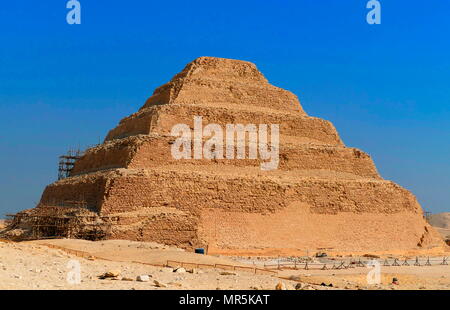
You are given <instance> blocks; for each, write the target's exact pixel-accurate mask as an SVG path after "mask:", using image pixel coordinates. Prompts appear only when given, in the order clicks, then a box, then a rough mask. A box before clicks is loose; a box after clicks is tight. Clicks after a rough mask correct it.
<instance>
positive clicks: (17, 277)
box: [0, 239, 450, 290]
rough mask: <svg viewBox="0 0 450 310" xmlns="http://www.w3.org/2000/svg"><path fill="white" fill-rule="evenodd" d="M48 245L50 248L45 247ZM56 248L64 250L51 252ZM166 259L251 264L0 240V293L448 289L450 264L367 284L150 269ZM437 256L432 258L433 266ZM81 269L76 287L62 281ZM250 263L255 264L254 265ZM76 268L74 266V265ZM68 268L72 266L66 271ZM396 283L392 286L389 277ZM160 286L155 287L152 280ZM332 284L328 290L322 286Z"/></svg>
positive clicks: (335, 273) (398, 271)
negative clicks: (141, 277) (298, 287)
mask: <svg viewBox="0 0 450 310" xmlns="http://www.w3.org/2000/svg"><path fill="white" fill-rule="evenodd" d="M49 245H50V246H53V247H49ZM55 246H58V247H61V248H63V249H55V248H54V247H55ZM66 249H72V250H78V251H83V252H86V253H89V254H91V255H93V256H95V257H96V258H95V259H93V258H89V257H87V258H83V257H79V256H76V255H73V254H69V253H68V252H67V250H66ZM167 259H171V260H177V261H184V262H195V263H206V264H215V263H216V264H217V263H219V264H234V265H241V266H244V265H248V266H252V260H251V259H247V260H242V259H241V258H238V257H218V256H210V255H199V254H194V253H190V252H187V251H184V250H182V249H177V248H173V247H168V246H164V245H159V244H156V243H148V242H131V241H123V240H119V241H118V240H110V241H99V242H90V241H85V240H64V239H63V240H41V241H33V242H21V243H10V242H0V289H136V290H140V289H146V290H153V289H181V290H188V289H194V290H195V289H210V290H215V289H223V290H227V289H270V290H272V289H275V287H276V285H277V284H279V283H283V285H284V286H285V287H286V288H287V289H294V288H295V286H296V285H299V283H301V284H300V285H301V288H302V289H311V290H312V289H352V290H357V289H388V290H391V289H416V290H417V289H450V266H449V265H437V264H436V265H433V266H401V267H393V266H390V267H384V266H381V283H380V284H379V285H368V284H367V274H368V272H369V271H370V270H371V269H370V268H367V267H358V268H351V269H343V270H334V269H331V270H318V269H317V270H303V269H301V270H280V271H277V274H275V275H265V274H262V275H259V274H258V275H255V274H253V273H250V272H245V271H224V270H220V269H195V270H193V272H192V273H191V272H189V271H190V270H189V269H188V268H186V269H188V272H182V273H178V272H174V269H173V268H167V267H157V266H150V265H147V264H159V263H164V261H166V260H167ZM438 259H439V258H435V261H436V262H437V261H438ZM74 262H78V263H79V266H80V275H81V277H80V279H81V282H80V283H79V284H71V283H70V282H68V280H67V278H68V276H69V278H70V273H71V272H72V271H73V270H74V269H73V266H74ZM253 262H254V261H253ZM75 264H77V263H75ZM71 266H72V267H71ZM108 271H118V272H120V275H119V276H118V277H117V278H116V279H99V276H100V275H102V274H104V273H105V272H108ZM139 275H149V276H150V279H149V281H148V282H138V281H136V277H137V276H139ZM394 277H395V278H397V279H398V280H399V284H398V285H394V284H392V278H394ZM155 280H156V281H157V282H159V283H162V286H163V287H158V286H157V285H156V284H155V282H154V281H155ZM322 283H324V284H327V285H329V284H332V287H328V286H327V287H326V286H323V285H321V284H322Z"/></svg>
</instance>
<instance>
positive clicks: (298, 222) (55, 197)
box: [27, 57, 443, 254]
mask: <svg viewBox="0 0 450 310" xmlns="http://www.w3.org/2000/svg"><path fill="white" fill-rule="evenodd" d="M194 116H202V118H203V123H204V124H208V123H216V124H219V125H222V126H224V125H225V124H228V123H231V124H237V123H240V124H244V125H245V124H250V123H252V124H280V162H279V167H278V169H277V170H273V171H261V170H260V163H261V161H260V160H258V159H243V160H228V159H217V160H206V159H202V160H194V159H192V160H175V159H173V158H172V156H171V153H170V147H171V144H172V143H173V141H174V139H175V138H174V137H171V136H170V131H171V128H172V126H173V125H175V124H178V123H184V124H187V125H188V126H190V127H192V126H193V117H194ZM77 202H79V204H77ZM67 206H70V207H71V208H70V212H71V213H69V211H68V210H69V209H64V208H67ZM77 208H78V209H77ZM52 210H58V212H59V213H61V212H63V213H64V212H65V213H66V214H68V215H70V216H73V217H76V216H79V215H80V214H81V213H83V212H84V211H83V210H85V211H86V212H87V211H89V212H91V213H89V214H92V213H94V214H96V215H97V216H99V217H108V218H111V219H112V220H111V221H112V223H113V225H112V227H111V230H110V231H109V233H108V235H107V236H106V237H107V238H117V239H131V240H146V241H156V242H161V243H166V244H173V245H178V246H182V247H186V248H196V247H208V249H209V252H210V253H214V252H216V253H221V252H226V251H229V250H236V251H244V252H245V251H248V252H252V251H254V250H255V249H256V250H257V251H258V253H260V254H261V253H264V251H267V252H270V253H274V251H278V250H281V249H295V250H302V249H303V250H305V249H310V250H313V249H316V248H333V249H335V250H349V251H352V250H354V251H365V250H370V251H376V250H390V249H397V250H401V249H404V250H408V249H413V248H417V247H431V246H437V245H439V246H441V245H443V243H442V240H441V239H440V238H439V236H438V235H437V233H436V232H435V231H434V230H433V229H432V228H431V227H430V226H429V225H428V224H427V223H426V221H425V220H424V218H423V215H422V209H421V207H420V205H419V204H418V202H417V200H416V198H415V197H414V196H413V195H412V194H411V193H410V192H409V191H407V190H405V189H403V188H402V187H400V186H399V185H397V184H395V183H393V182H390V181H386V180H383V179H382V178H381V176H380V175H379V174H378V172H377V169H376V167H375V165H374V163H373V161H372V159H371V158H370V156H369V155H367V154H366V153H364V152H362V151H360V150H358V149H354V148H348V147H346V146H345V145H344V144H343V142H342V141H341V139H340V138H339V135H338V133H337V131H336V129H335V128H334V126H333V125H332V124H331V123H330V122H329V121H326V120H322V119H319V118H315V117H311V116H308V115H307V114H306V113H305V112H304V111H303V109H302V108H301V106H300V103H299V101H298V99H297V97H296V96H295V95H294V94H292V93H290V92H289V91H286V90H282V89H280V88H277V87H275V86H272V85H270V84H269V83H268V81H267V79H266V78H265V77H264V76H263V75H262V74H261V73H260V72H259V71H258V70H257V68H256V66H255V65H254V64H251V63H249V62H244V61H237V60H230V59H220V58H211V57H202V58H199V59H197V60H195V61H193V62H192V63H190V64H188V65H187V66H186V68H185V69H184V70H183V71H182V72H181V73H179V74H177V75H176V76H175V77H174V78H173V79H172V80H171V81H170V82H169V83H167V84H165V85H163V86H161V87H159V88H157V89H156V90H155V92H154V93H153V95H152V96H151V97H150V98H149V99H148V100H147V101H146V103H145V104H144V106H143V107H142V108H141V109H140V110H139V111H138V112H136V113H134V114H133V115H131V116H128V117H126V118H124V119H123V120H122V121H120V123H119V125H118V126H117V127H116V128H114V129H112V130H111V131H110V132H109V133H108V135H107V137H106V139H105V142H104V143H103V144H101V145H99V146H96V147H94V148H91V149H88V150H87V151H86V152H85V154H84V156H83V157H82V158H81V159H79V160H78V161H77V162H76V163H75V167H74V169H73V171H72V175H71V177H69V178H67V179H63V180H60V181H57V182H55V183H53V184H50V185H49V186H47V188H46V189H45V191H44V193H43V195H42V198H41V201H40V203H39V205H38V207H37V208H35V209H33V210H31V211H27V212H32V213H33V214H51V212H53V211H52ZM66 210H67V211H66ZM46 212H47V213H46ZM55 212H56V211H55Z"/></svg>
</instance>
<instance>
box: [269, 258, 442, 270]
mask: <svg viewBox="0 0 450 310" xmlns="http://www.w3.org/2000/svg"><path fill="white" fill-rule="evenodd" d="M374 260H375V261H378V262H379V263H380V264H381V263H382V264H383V266H385V267H391V266H398V267H402V266H433V265H434V266H436V265H448V257H443V258H442V260H441V259H430V258H429V257H427V258H426V260H422V263H421V261H420V260H419V257H416V258H415V260H411V259H404V260H402V261H399V259H398V258H394V259H393V261H392V259H391V261H392V262H391V263H390V262H389V259H384V261H383V262H381V260H379V259H373V260H367V261H362V260H361V259H359V260H358V261H350V262H346V261H344V260H336V261H333V263H331V262H329V263H320V262H309V261H305V262H289V263H283V262H278V263H276V264H264V269H267V270H284V269H294V270H298V269H305V270H309V269H316V270H328V269H348V268H356V267H367V264H368V263H369V262H371V261H374Z"/></svg>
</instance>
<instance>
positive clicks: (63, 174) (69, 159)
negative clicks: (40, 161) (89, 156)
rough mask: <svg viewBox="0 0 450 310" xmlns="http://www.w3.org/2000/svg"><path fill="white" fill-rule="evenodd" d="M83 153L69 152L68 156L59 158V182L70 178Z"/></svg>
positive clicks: (78, 151)
mask: <svg viewBox="0 0 450 310" xmlns="http://www.w3.org/2000/svg"><path fill="white" fill-rule="evenodd" d="M82 155H83V154H82V152H81V151H80V150H79V149H77V150H69V151H68V152H67V154H66V155H62V156H59V166H58V180H61V179H65V178H67V177H70V174H71V172H72V169H73V167H74V165H75V162H76V161H77V160H78V159H80V158H81V156H82Z"/></svg>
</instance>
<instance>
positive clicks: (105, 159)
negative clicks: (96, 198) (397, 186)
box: [72, 134, 380, 179]
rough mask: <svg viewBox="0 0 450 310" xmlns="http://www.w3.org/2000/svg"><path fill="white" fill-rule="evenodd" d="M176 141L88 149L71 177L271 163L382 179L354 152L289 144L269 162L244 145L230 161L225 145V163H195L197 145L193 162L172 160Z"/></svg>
mask: <svg viewBox="0 0 450 310" xmlns="http://www.w3.org/2000/svg"><path fill="white" fill-rule="evenodd" d="M176 139H177V138H175V137H172V136H161V135H158V134H153V135H143V136H133V137H129V138H123V139H116V140H112V141H109V142H107V143H105V144H102V145H100V146H97V147H95V148H91V149H89V150H88V151H87V152H86V153H85V155H84V156H83V157H82V158H81V159H79V160H78V161H77V162H76V163H75V166H74V169H73V170H72V175H78V174H82V173H90V172H95V171H99V170H106V169H111V168H152V167H160V166H164V165H176V164H179V165H184V164H189V165H194V166H197V167H202V169H205V168H206V167H207V166H213V167H215V168H218V169H231V168H232V167H233V166H234V167H260V168H263V167H265V165H267V163H269V162H272V163H273V164H274V165H275V166H274V168H275V169H273V170H278V169H280V170H315V169H321V170H330V171H336V172H344V173H348V174H353V175H356V176H361V177H369V178H377V179H379V178H380V176H379V174H378V172H377V169H376V167H375V165H374V163H373V161H372V159H371V158H370V156H369V155H367V154H366V153H364V152H362V151H360V150H358V149H354V148H346V147H342V146H327V145H314V144H292V143H286V144H281V145H280V146H279V151H278V153H276V152H275V153H273V155H271V156H272V157H270V158H269V159H261V156H260V152H259V149H258V145H257V144H254V143H252V144H249V143H248V142H247V143H245V141H244V144H245V154H244V155H245V156H244V158H242V159H237V147H235V148H234V150H235V152H234V153H233V156H234V159H232V158H230V156H228V157H227V150H226V143H225V142H224V143H223V148H222V156H221V157H222V159H205V157H202V158H201V159H194V144H193V143H190V155H191V156H190V159H185V158H182V159H176V158H175V157H174V156H173V153H172V148H174V149H176V150H180V149H183V147H180V148H178V147H175V145H174V142H175V141H176ZM191 142H192V141H191ZM202 145H203V144H202ZM250 149H253V150H256V152H255V153H256V159H250V158H249V155H250ZM228 155H229V154H228ZM256 172H258V171H256Z"/></svg>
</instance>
